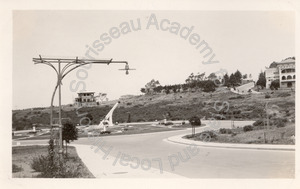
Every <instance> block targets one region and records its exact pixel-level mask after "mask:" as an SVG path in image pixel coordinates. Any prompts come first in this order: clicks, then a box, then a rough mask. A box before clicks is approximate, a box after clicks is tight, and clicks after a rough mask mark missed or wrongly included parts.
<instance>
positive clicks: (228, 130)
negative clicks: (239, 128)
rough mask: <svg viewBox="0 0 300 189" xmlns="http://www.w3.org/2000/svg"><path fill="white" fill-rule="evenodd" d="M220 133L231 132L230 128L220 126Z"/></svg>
mask: <svg viewBox="0 0 300 189" xmlns="http://www.w3.org/2000/svg"><path fill="white" fill-rule="evenodd" d="M219 132H220V134H232V130H231V129H226V128H221V129H220V130H219Z"/></svg>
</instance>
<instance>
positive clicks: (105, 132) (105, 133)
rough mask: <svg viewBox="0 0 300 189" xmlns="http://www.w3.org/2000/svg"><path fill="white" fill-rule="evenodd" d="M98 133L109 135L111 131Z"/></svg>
mask: <svg viewBox="0 0 300 189" xmlns="http://www.w3.org/2000/svg"><path fill="white" fill-rule="evenodd" d="M100 133H101V134H110V133H111V131H101V132H100Z"/></svg>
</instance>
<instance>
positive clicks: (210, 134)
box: [201, 131, 218, 139]
mask: <svg viewBox="0 0 300 189" xmlns="http://www.w3.org/2000/svg"><path fill="white" fill-rule="evenodd" d="M201 134H208V135H209V136H210V138H213V139H215V138H217V137H218V135H216V133H215V132H214V131H203V132H201Z"/></svg>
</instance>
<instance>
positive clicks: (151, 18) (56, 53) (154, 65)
mask: <svg viewBox="0 0 300 189" xmlns="http://www.w3.org/2000/svg"><path fill="white" fill-rule="evenodd" d="M294 16H295V15H294V13H293V12H288V11H82V10H80V11H75V10H74V11H71V10H70V11H65V10H63V11H29V10H28V11H20V10H19V11H13V109H24V108H32V107H46V106H50V101H51V96H52V93H53V90H54V87H55V85H56V74H55V72H54V70H53V69H52V68H50V67H49V66H47V65H43V64H37V65H35V64H34V63H33V61H32V58H38V57H39V55H41V56H42V57H45V58H46V57H51V58H76V57H79V58H95V59H111V58H112V59H113V60H122V61H127V62H128V63H129V65H130V67H131V68H135V69H136V70H134V71H130V73H129V75H126V74H125V72H124V71H119V70H118V69H122V68H124V65H119V64H115V65H113V64H111V65H109V66H108V65H95V64H94V65H92V66H91V67H85V68H78V69H76V70H74V71H72V72H71V73H70V74H68V75H67V76H66V77H65V78H64V80H63V82H62V83H63V85H62V104H69V103H73V100H74V98H75V97H76V96H77V92H80V90H81V89H83V86H85V90H87V91H94V92H96V93H100V92H101V93H107V97H108V98H109V99H110V100H113V99H118V98H119V97H120V96H122V95H128V94H133V95H139V94H141V92H140V89H141V88H142V87H144V86H145V84H146V83H147V82H149V81H150V80H151V79H155V80H159V82H160V84H162V85H170V84H179V83H184V82H185V79H186V78H187V77H188V76H189V75H190V74H191V73H198V72H199V73H203V72H205V73H206V76H208V75H209V74H210V73H212V72H217V71H219V70H220V69H225V70H227V71H228V73H229V74H230V73H232V72H235V71H236V70H239V71H240V72H242V74H248V75H249V74H252V76H253V79H254V80H257V78H258V74H259V73H260V71H264V69H265V67H266V66H269V65H270V63H272V62H273V61H281V60H282V59H285V58H287V57H290V56H295V17H294ZM132 23H133V24H132ZM139 23H140V24H139ZM138 26H140V28H139V27H138ZM135 30H136V31H135ZM204 43H206V45H207V46H208V47H210V48H211V51H209V50H205V51H202V49H203V48H204ZM209 59H211V61H214V62H213V63H210V64H205V62H208V60H209ZM203 62H204V63H203ZM77 85H78V88H76V86H77ZM54 104H55V105H57V104H58V101H57V96H56V100H55V103H54Z"/></svg>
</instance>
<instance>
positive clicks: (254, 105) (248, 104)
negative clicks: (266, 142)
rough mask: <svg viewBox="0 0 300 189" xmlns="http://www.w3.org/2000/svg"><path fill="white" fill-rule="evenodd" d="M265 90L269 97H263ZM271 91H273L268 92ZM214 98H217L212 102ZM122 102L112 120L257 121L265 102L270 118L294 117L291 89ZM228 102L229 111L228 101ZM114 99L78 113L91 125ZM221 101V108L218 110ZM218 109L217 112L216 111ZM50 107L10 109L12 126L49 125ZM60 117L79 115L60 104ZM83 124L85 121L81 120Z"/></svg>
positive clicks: (175, 95)
mask: <svg viewBox="0 0 300 189" xmlns="http://www.w3.org/2000/svg"><path fill="white" fill-rule="evenodd" d="M265 93H269V94H270V96H271V97H270V98H265ZM271 93H273V94H271ZM216 101H220V102H218V103H217V104H216V108H214V104H215V102H216ZM120 102H121V104H120V105H119V106H118V107H117V109H116V110H115V111H114V114H113V121H114V122H119V123H122V122H127V120H128V115H129V113H130V119H131V122H140V121H154V120H162V119H164V115H166V114H169V116H168V119H169V120H182V119H189V118H190V117H192V116H198V117H201V118H204V116H205V118H206V119H208V118H213V117H214V118H215V119H234V120H257V119H260V118H262V117H265V113H264V112H265V111H264V108H265V104H266V102H269V105H268V106H269V107H271V106H272V105H276V106H278V107H279V109H278V110H276V111H275V110H274V113H272V115H271V116H270V118H271V119H272V118H287V119H289V120H290V121H294V120H295V92H293V91H280V90H278V91H265V92H264V93H262V94H247V95H238V94H234V93H232V92H230V91H229V90H228V89H226V88H218V90H217V91H215V92H213V93H205V92H200V91H195V92H177V93H170V94H152V95H140V96H129V97H128V98H124V99H120ZM225 102H228V104H229V108H228V111H226V110H227V105H226V104H227V103H225ZM115 103H116V101H108V102H105V103H103V104H101V105H100V106H97V107H86V108H81V109H80V110H79V113H85V112H86V113H89V114H90V115H89V116H90V118H92V123H91V124H99V122H100V120H101V119H103V117H104V116H105V115H106V114H107V113H108V112H109V110H110V109H111V107H112V106H113V105H114V104H115ZM222 103H223V105H224V108H223V109H221V106H222ZM216 109H217V110H220V111H219V112H218V111H216ZM49 112H50V110H49V108H35V109H26V110H16V111H13V125H12V126H13V129H16V130H22V129H30V128H32V124H38V125H40V126H48V125H49V119H50V118H49V117H50V115H49ZM55 112H56V113H55V116H54V117H58V108H57V107H56V108H55ZM62 117H64V118H70V120H71V121H72V122H73V123H75V124H79V123H80V119H81V118H82V117H78V116H77V115H76V108H74V107H73V106H72V105H66V106H63V110H62ZM82 124H86V123H85V122H84V121H82Z"/></svg>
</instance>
